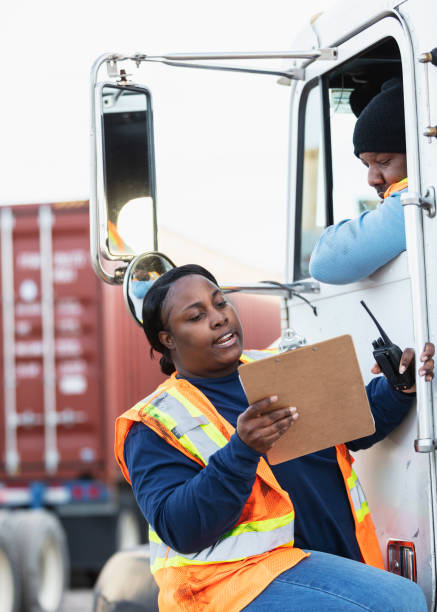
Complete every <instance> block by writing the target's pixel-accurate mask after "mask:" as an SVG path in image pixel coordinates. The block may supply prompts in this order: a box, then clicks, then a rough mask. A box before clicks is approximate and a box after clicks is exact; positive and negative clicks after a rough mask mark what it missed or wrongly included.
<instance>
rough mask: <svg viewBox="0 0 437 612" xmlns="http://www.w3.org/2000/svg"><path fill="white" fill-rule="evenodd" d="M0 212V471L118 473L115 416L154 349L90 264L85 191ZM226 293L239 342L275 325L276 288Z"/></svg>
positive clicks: (147, 379)
mask: <svg viewBox="0 0 437 612" xmlns="http://www.w3.org/2000/svg"><path fill="white" fill-rule="evenodd" d="M0 215H1V234H0V245H1V265H0V278H1V291H2V309H1V313H0V316H1V326H0V337H1V341H2V347H3V349H2V354H1V359H0V367H1V371H2V376H3V382H4V384H3V393H2V394H1V397H0V424H1V435H0V481H1V482H3V483H4V484H10V483H20V482H24V481H26V482H27V483H29V482H31V481H32V480H44V481H51V482H53V481H58V480H61V479H62V480H65V479H76V478H81V477H86V478H93V479H94V478H95V479H103V480H104V481H105V482H106V483H107V484H111V483H112V482H114V480H118V479H119V478H120V472H119V469H118V466H117V465H116V463H115V460H114V455H113V435H114V421H115V418H116V416H117V415H118V414H120V413H122V412H123V411H124V410H126V409H127V408H129V407H131V406H132V405H133V404H135V403H136V402H137V401H138V400H139V399H141V398H142V397H144V396H145V395H147V394H148V393H150V392H151V391H153V389H154V388H155V387H156V386H157V384H158V383H159V382H160V381H161V380H163V375H162V374H161V372H160V370H159V360H158V359H156V360H152V359H151V358H150V355H149V346H148V343H147V341H146V339H145V337H144V333H143V331H142V330H141V329H140V328H139V327H138V326H137V325H136V324H135V323H134V322H133V320H132V319H131V317H130V316H129V314H128V313H127V310H126V307H125V305H124V301H123V295H122V290H121V288H120V287H113V286H109V285H105V283H103V282H102V281H101V280H99V279H98V278H97V276H96V275H95V273H94V271H93V270H92V267H91V263H90V257H89V221H88V203H87V202H70V203H57V204H48V205H24V206H22V205H20V206H14V207H4V208H2V209H1V210H0ZM233 300H234V301H235V303H237V305H238V307H239V311H240V314H241V318H242V321H243V327H244V329H245V340H246V342H245V344H246V346H247V347H248V348H262V347H264V346H268V345H269V344H270V343H271V342H272V341H273V340H274V339H275V338H277V337H278V336H279V334H280V317H279V299H271V298H263V297H260V296H245V295H240V294H238V295H235V296H234V297H233ZM0 503H1V499H0Z"/></svg>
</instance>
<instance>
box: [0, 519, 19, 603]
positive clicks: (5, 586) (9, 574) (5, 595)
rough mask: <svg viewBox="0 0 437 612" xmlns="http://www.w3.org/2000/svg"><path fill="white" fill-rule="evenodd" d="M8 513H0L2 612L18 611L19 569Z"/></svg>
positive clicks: (0, 588) (0, 591)
mask: <svg viewBox="0 0 437 612" xmlns="http://www.w3.org/2000/svg"><path fill="white" fill-rule="evenodd" d="M9 517H10V513H9V512H7V511H0V594H1V595H0V598H1V600H0V607H1V610H2V611H4V612H18V611H19V609H20V601H21V600H20V593H21V588H20V568H19V564H18V558H17V555H16V551H15V546H14V541H13V538H12V537H11V532H10V528H9V525H8V523H9Z"/></svg>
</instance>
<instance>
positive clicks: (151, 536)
mask: <svg viewBox="0 0 437 612" xmlns="http://www.w3.org/2000/svg"><path fill="white" fill-rule="evenodd" d="M149 541H150V542H156V543H157V544H161V543H162V540H161V538H160V537H159V535H158V534H157V533H156V531H153V529H152V528H151V527H150V526H149Z"/></svg>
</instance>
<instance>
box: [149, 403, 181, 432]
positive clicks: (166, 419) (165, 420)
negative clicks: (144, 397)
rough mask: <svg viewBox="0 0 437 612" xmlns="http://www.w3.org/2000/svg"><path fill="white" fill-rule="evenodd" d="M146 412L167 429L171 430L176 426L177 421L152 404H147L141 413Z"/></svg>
mask: <svg viewBox="0 0 437 612" xmlns="http://www.w3.org/2000/svg"><path fill="white" fill-rule="evenodd" d="M144 413H146V414H148V415H149V416H151V417H153V418H154V419H156V420H157V421H159V422H160V423H162V424H163V425H164V427H166V428H167V429H168V430H170V431H171V430H172V429H173V427H176V425H177V423H176V421H175V420H174V419H172V418H171V416H169V415H168V414H167V413H166V412H162V410H159V408H156V407H155V406H154V405H153V404H149V405H148V406H147V407H146V408H145V409H144V412H143V414H144Z"/></svg>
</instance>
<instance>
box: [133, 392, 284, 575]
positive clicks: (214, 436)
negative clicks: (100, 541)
mask: <svg viewBox="0 0 437 612" xmlns="http://www.w3.org/2000/svg"><path fill="white" fill-rule="evenodd" d="M140 412H141V413H142V414H147V415H148V416H149V417H150V416H151V417H153V418H155V419H156V420H157V421H159V422H160V423H161V424H162V425H164V426H165V427H166V428H167V429H168V430H169V431H171V432H172V433H173V435H175V436H176V437H177V438H178V440H179V443H180V444H181V445H182V446H183V447H184V448H185V449H186V450H187V451H188V452H189V453H190V454H192V455H194V456H195V457H197V458H198V459H200V460H201V461H202V462H203V463H204V464H205V465H206V464H207V463H208V459H209V457H210V456H211V455H212V454H213V453H215V452H216V451H217V450H219V449H220V448H223V447H224V446H225V445H226V444H227V443H228V440H227V439H226V438H225V436H224V435H223V434H222V433H221V432H220V431H219V430H218V429H217V427H216V426H215V425H213V424H212V423H211V422H210V421H209V420H208V418H207V417H206V416H205V415H203V414H202V413H201V412H200V410H199V409H198V408H196V406H194V405H193V404H192V403H191V402H190V401H189V400H187V398H186V397H184V395H182V393H180V392H179V391H178V390H177V389H175V388H171V389H169V390H168V391H164V392H163V393H162V394H160V395H158V396H156V397H155V398H153V399H152V401H151V403H150V404H149V405H148V406H146V407H145V408H143V409H142V410H141V411H140ZM254 536H255V537H254ZM149 541H150V560H151V569H152V573H153V572H156V571H158V570H159V569H162V568H163V567H182V566H185V565H196V564H199V565H205V564H207V563H226V562H232V561H237V560H240V559H245V558H246V557H251V556H254V555H259V554H262V553H265V552H267V551H269V550H273V549H274V548H277V547H278V546H284V545H285V546H293V543H294V511H293V512H289V513H288V514H286V515H284V516H279V517H276V518H273V519H265V520H261V521H250V522H248V523H241V524H239V525H237V526H236V527H234V529H231V530H230V531H228V532H227V533H225V534H224V535H223V536H222V537H221V538H220V540H219V541H218V542H216V543H215V544H214V545H213V546H210V547H208V548H205V549H204V550H202V551H200V552H197V553H194V554H184V555H181V554H180V553H178V552H176V551H174V550H172V549H171V548H170V547H168V546H167V545H166V544H165V543H164V542H163V541H162V540H161V539H160V538H159V536H158V535H157V534H156V533H155V532H154V531H153V530H152V529H151V528H150V529H149Z"/></svg>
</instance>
